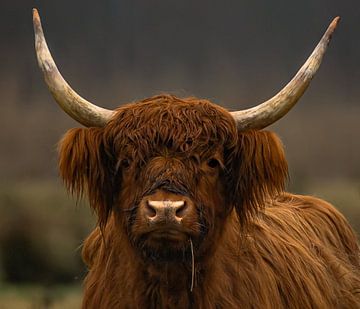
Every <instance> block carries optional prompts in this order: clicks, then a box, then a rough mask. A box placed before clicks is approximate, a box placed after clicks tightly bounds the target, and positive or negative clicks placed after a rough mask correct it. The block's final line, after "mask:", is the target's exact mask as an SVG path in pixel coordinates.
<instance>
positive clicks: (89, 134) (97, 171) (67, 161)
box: [59, 128, 113, 225]
mask: <svg viewBox="0 0 360 309" xmlns="http://www.w3.org/2000/svg"><path fill="white" fill-rule="evenodd" d="M107 153H108V152H106V149H105V145H104V139H103V129H102V128H81V129H79V128H78V129H72V130H70V131H68V132H67V133H66V134H65V135H64V137H63V139H62V140H61V141H60V143H59V170H60V175H61V177H62V179H63V180H64V183H65V185H66V187H67V189H68V191H69V192H71V193H72V194H74V195H76V196H77V197H82V196H83V194H84V193H85V194H86V195H87V196H88V198H89V203H90V206H91V207H92V208H93V209H94V210H95V212H96V213H97V215H98V220H99V223H100V225H104V224H105V223H106V221H107V219H108V216H109V213H110V210H111V207H112V200H111V197H112V196H113V195H112V189H113V188H112V187H113V186H112V183H113V179H112V178H113V176H112V174H113V173H112V171H113V164H112V160H111V158H110V157H109V155H108V154H107Z"/></svg>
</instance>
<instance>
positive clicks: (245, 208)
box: [227, 130, 288, 223]
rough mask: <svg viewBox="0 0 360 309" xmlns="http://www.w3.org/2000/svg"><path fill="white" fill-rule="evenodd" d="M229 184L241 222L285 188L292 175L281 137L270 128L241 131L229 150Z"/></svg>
mask: <svg viewBox="0 0 360 309" xmlns="http://www.w3.org/2000/svg"><path fill="white" fill-rule="evenodd" d="M229 161H230V162H231V163H230V164H229V165H228V167H227V171H228V177H229V179H228V181H229V185H228V188H229V189H230V190H231V192H229V197H230V199H231V201H230V202H231V203H232V205H234V206H235V208H236V211H237V214H238V216H239V219H240V221H241V222H243V223H245V222H246V221H247V219H249V217H251V216H252V215H254V214H255V213H256V212H257V210H258V209H259V208H261V207H263V206H264V204H265V202H266V200H267V199H269V198H273V197H275V196H276V195H278V194H279V193H281V192H282V191H283V190H284V187H285V182H286V180H287V177H288V168H287V162H286V159H285V155H284V149H283V146H282V143H281V141H280V140H279V138H278V137H277V136H276V135H275V134H274V133H272V132H268V131H255V130H253V131H245V132H239V133H238V141H237V143H236V146H235V148H234V149H233V150H232V151H231V152H230V154H229Z"/></svg>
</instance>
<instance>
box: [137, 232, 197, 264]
mask: <svg viewBox="0 0 360 309" xmlns="http://www.w3.org/2000/svg"><path fill="white" fill-rule="evenodd" d="M189 239H190V236H189V234H188V233H186V232H185V231H181V230H179V229H170V228H167V229H165V228H159V229H153V230H151V231H149V232H148V233H145V234H143V235H142V236H141V237H140V239H139V241H138V243H137V247H138V248H139V249H140V250H141V252H142V255H143V257H144V258H145V259H147V260H148V259H150V260H151V261H153V262H181V261H185V260H189V257H190V255H189V252H190V251H189Z"/></svg>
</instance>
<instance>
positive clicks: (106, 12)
mask: <svg viewBox="0 0 360 309" xmlns="http://www.w3.org/2000/svg"><path fill="white" fill-rule="evenodd" d="M33 7H36V8H38V9H39V12H40V16H41V17H42V24H43V28H44V31H45V35H46V38H47V41H48V44H49V47H50V50H51V51H52V54H53V56H54V58H55V60H56V62H57V64H58V67H59V68H60V70H61V72H62V74H63V75H64V77H65V78H66V79H67V81H68V82H69V83H70V84H71V85H72V87H73V88H74V89H75V90H77V91H78V92H79V93H80V94H81V95H82V96H84V97H85V98H87V99H89V100H90V101H93V102H94V103H96V104H98V105H101V106H103V107H106V108H115V107H117V106H119V105H121V104H124V103H127V102H130V101H135V100H138V99H142V98H144V97H149V96H152V95H155V94H158V93H162V92H170V93H173V94H175V95H178V96H181V97H186V96H197V97H204V98H207V99H210V100H211V101H213V102H214V103H217V104H220V105H222V106H224V107H227V108H229V109H231V110H234V109H243V108H248V107H251V106H253V105H256V104H258V103H260V102H262V101H264V100H266V99H268V98H269V97H271V96H272V95H273V94H275V93H276V92H277V91H278V90H279V89H281V88H282V87H283V86H284V85H285V84H286V83H287V82H288V81H289V80H290V79H291V78H292V76H293V75H294V74H295V73H296V71H297V70H298V68H300V66H301V65H302V63H303V62H304V61H305V60H306V58H307V57H308V55H309V54H310V52H311V51H312V49H313V48H314V47H315V45H316V44H317V42H318V41H319V39H320V37H321V36H322V34H323V32H324V31H325V30H326V28H327V26H328V24H329V23H330V22H331V20H332V19H333V18H334V17H335V16H337V15H340V16H341V18H342V19H341V23H340V26H339V28H338V29H337V30H336V33H335V35H334V37H333V40H332V42H331V44H330V47H329V50H328V52H327V54H326V56H325V58H324V61H323V64H322V66H321V68H320V70H319V72H318V74H317V76H316V77H315V79H314V81H313V82H312V85H311V86H310V88H309V89H308V91H307V92H306V94H305V95H304V96H303V98H302V100H301V101H300V102H299V103H298V105H297V106H296V107H295V108H294V109H293V110H292V111H291V112H290V113H289V114H288V115H287V116H286V117H285V118H283V119H282V120H280V121H279V122H278V123H277V124H275V125H273V126H272V127H270V129H271V130H274V131H275V132H276V133H278V134H279V135H280V137H281V139H282V140H283V142H284V145H285V148H286V153H287V158H288V161H289V165H290V170H291V172H290V182H289V190H291V191H293V192H296V193H303V194H313V195H317V196H319V197H322V198H324V199H326V200H328V201H330V202H332V203H333V204H335V205H336V206H337V207H338V208H339V209H340V210H341V211H342V212H343V213H344V214H345V216H346V217H347V218H348V219H349V220H350V222H351V224H352V225H353V227H354V228H355V229H356V230H357V231H358V232H360V203H359V201H360V164H359V157H360V139H359V133H360V104H359V98H360V87H359V82H360V57H359V55H360V2H359V1H358V0H348V1H338V0H337V1H335V0H317V1H313V0H303V1H285V0H273V1H268V0H252V1H249V0H244V1H239V0H237V1H234V0H229V1H224V0H223V1H220V0H216V1H210V0H208V1H203V0H197V1H189V0H182V1H173V0H138V1H136V0H116V1H115V0H106V1H94V0H87V1H84V0H78V1H69V0H62V1H45V0H43V1H40V0H39V1H31V0H27V1H24V0H22V1H21V0H13V1H8V0H5V1H2V2H1V4H0V8H1V11H0V15H1V16H0V42H1V45H0V46H1V47H0V65H1V66H0V95H1V113H0V121H1V124H2V130H0V308H10V307H11V308H25V307H26V306H27V304H28V303H31V304H33V305H34V306H35V307H36V306H38V307H39V308H43V307H46V308H48V307H51V308H55V307H56V306H58V307H59V308H64V307H66V308H71V307H73V308H76V307H77V306H78V304H79V296H78V295H79V293H78V288H77V285H78V284H80V283H81V280H82V277H83V275H84V273H85V269H84V268H83V266H82V264H81V261H80V257H79V252H80V249H79V246H80V245H81V242H82V240H83V239H84V237H86V235H87V234H88V233H89V231H90V230H91V228H92V227H93V225H94V222H95V220H94V218H93V217H92V215H91V213H90V211H89V210H88V209H87V207H86V205H85V203H78V205H77V206H76V205H75V204H76V201H75V200H74V199H72V198H71V197H69V196H67V194H66V193H65V190H64V189H63V187H62V184H61V182H60V181H59V180H58V175H57V153H56V143H57V141H58V140H59V139H60V138H61V136H62V134H64V133H65V132H66V131H67V130H68V129H70V128H72V127H75V126H79V125H78V124H77V123H75V122H74V121H73V120H71V119H70V118H69V117H68V116H67V115H66V114H65V113H63V112H62V111H61V110H60V109H59V108H58V106H57V105H56V103H55V102H54V101H53V99H52V98H51V96H50V94H49V93H48V91H47V88H46V86H45V84H44V82H43V80H42V76H41V74H40V72H39V70H38V68H37V62H36V59H35V53H34V47H33V30H32V16H31V14H32V12H31V10H32V8H33ZM59 286H60V287H61V288H58V287H59ZM34 287H36V288H34ZM34 291H35V292H34ZM14 295H15V296H16V297H15V296H14ZM14 299H16V300H14ZM14 301H15V303H14ZM22 306H23V307H22ZM26 308H27V307H26ZM36 308H37V307H36Z"/></svg>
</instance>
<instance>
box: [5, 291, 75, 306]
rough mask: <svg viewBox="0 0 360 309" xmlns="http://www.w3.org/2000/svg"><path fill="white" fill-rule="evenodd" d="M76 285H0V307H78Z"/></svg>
mask: <svg viewBox="0 0 360 309" xmlns="http://www.w3.org/2000/svg"><path fill="white" fill-rule="evenodd" d="M81 295H82V291H81V287H80V286H78V285H70V286H54V287H51V288H44V287H41V286H35V285H33V286H32V285H21V286H19V285H16V286H15V285H5V286H3V285H1V286H0V309H45V308H46V309H63V308H66V309H78V308H80V307H81Z"/></svg>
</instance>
